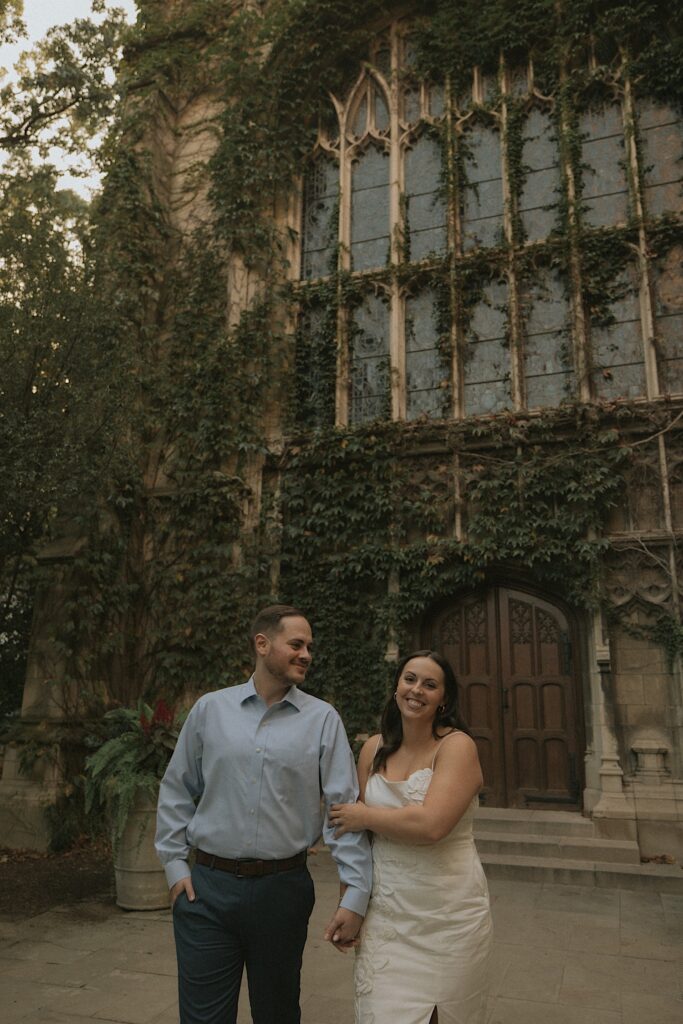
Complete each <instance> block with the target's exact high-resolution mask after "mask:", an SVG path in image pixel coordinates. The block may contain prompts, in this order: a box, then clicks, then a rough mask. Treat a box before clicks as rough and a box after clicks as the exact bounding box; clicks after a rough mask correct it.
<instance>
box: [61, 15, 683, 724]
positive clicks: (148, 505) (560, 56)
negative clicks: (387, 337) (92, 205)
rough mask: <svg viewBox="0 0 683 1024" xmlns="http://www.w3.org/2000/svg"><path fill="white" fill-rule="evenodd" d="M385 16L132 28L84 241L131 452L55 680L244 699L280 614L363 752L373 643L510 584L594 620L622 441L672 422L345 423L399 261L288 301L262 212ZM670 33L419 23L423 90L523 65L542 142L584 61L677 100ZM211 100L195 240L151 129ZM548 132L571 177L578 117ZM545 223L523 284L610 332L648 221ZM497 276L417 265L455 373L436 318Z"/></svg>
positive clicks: (73, 593)
mask: <svg viewBox="0 0 683 1024" xmlns="http://www.w3.org/2000/svg"><path fill="white" fill-rule="evenodd" d="M392 7H393V5H392V4H390V3H377V2H374V0H373V2H370V3H368V2H367V0H363V2H360V0H347V2H344V3H339V2H333V0H323V2H320V0H315V2H313V0H288V2H284V0H280V2H271V3H269V4H267V5H265V7H263V8H258V9H257V8H256V7H255V5H251V4H244V5H240V6H235V5H229V4H227V3H225V2H218V0H192V2H188V3H186V4H183V5H180V9H179V11H178V12H177V13H176V12H175V11H174V9H172V10H171V11H170V12H169V11H165V10H164V11H162V10H161V9H160V5H152V4H147V5H145V7H144V9H143V18H142V21H141V27H140V29H139V30H138V34H137V37H136V38H132V39H131V41H130V43H129V47H128V51H127V69H126V72H125V75H124V78H123V84H124V87H125V89H126V92H127V101H126V105H125V109H124V111H123V113H122V115H121V120H120V122H119V124H118V126H117V130H116V133H115V136H114V138H113V140H112V142H111V144H110V149H109V152H108V157H107V159H108V181H107V185H106V187H105V190H104V193H103V196H102V199H101V201H100V204H99V210H98V213H97V218H96V225H95V229H96V231H97V232H98V233H99V235H98V237H99V239H100V245H101V250H102V269H101V274H102V282H103V295H104V296H105V301H108V302H110V303H111V308H112V316H113V317H114V318H115V322H116V326H117V330H118V338H119V342H120V351H121V373H122V374H123V375H125V379H126V381H127V385H128V390H127V402H126V404H125V409H124V414H125V415H124V419H125V421H126V428H125V429H122V431H121V439H120V444H119V447H118V449H117V451H116V452H115V453H113V455H112V464H111V477H110V479H109V480H108V481H107V486H106V488H105V489H104V492H103V497H102V501H101V503H100V505H99V507H98V508H96V509H87V510H84V511H83V515H82V522H81V525H82V529H83V532H84V533H85V534H87V536H88V538H89V543H88V545H87V546H85V547H84V549H83V551H82V553H80V554H79V556H78V557H77V559H76V561H75V564H74V573H73V580H72V581H71V582H70V585H69V597H68V599H67V602H66V604H65V606H64V609H63V613H62V616H61V621H60V622H59V623H58V628H57V640H58V644H59V646H58V650H59V652H60V656H61V659H62V664H63V666H64V667H63V669H62V671H63V672H64V674H65V675H66V676H67V678H69V679H70V680H72V681H74V682H78V681H80V682H81V683H84V682H87V684H88V685H89V686H90V687H91V688H94V687H95V686H96V684H100V685H101V687H102V688H103V689H104V690H106V691H107V692H108V696H109V698H110V699H118V700H119V701H123V702H130V701H131V700H132V699H133V698H134V697H136V696H137V695H138V694H139V693H141V692H144V693H149V692H152V691H153V692H155V693H159V692H163V691H167V692H172V693H178V692H187V691H194V692H196V691H198V690H201V689H207V688H211V687H216V686H220V685H224V684H225V683H230V682H236V681H238V680H241V679H243V678H244V675H245V672H246V671H248V666H249V654H248V650H247V646H246V642H245V635H246V629H247V624H248V622H249V619H250V617H251V615H252V614H253V612H254V611H255V610H256V608H257V607H258V605H259V604H262V603H264V602H266V601H268V600H271V599H275V598H279V599H282V600H286V601H288V602H293V603H296V604H298V605H300V606H301V607H302V608H303V609H304V610H305V611H306V612H307V613H308V614H309V615H310V617H311V620H312V622H313V625H314V628H315V632H316V639H317V645H316V646H317V649H318V651H319V653H318V654H317V655H316V662H315V667H314V670H313V673H312V676H311V686H312V687H313V689H314V690H315V691H316V692H319V693H321V694H323V695H325V696H326V697H329V698H330V699H332V700H333V701H334V702H335V704H336V705H337V706H338V707H339V708H340V710H341V711H342V712H343V713H344V715H345V718H346V720H347V724H348V727H349V731H350V733H351V734H352V735H354V734H355V733H356V732H363V731H365V730H366V729H368V728H371V727H372V724H373V720H374V718H375V716H376V714H377V712H378V709H379V707H380V705H381V703H382V699H383V694H384V684H385V681H386V677H387V664H386V660H385V655H386V651H387V646H388V644H390V643H397V644H399V645H400V646H402V647H404V646H405V645H406V644H408V643H411V642H415V641H416V639H417V638H418V634H419V627H420V622H421V618H422V616H423V615H424V613H425V611H426V610H427V609H428V608H429V606H430V605H431V604H432V603H433V602H435V601H437V600H439V599H442V598H444V597H446V596H447V595H449V594H450V595H452V594H454V593H456V592H458V591H461V590H463V589H466V588H472V587H476V586H478V585H481V584H483V583H484V582H485V581H486V580H487V579H488V578H489V573H490V572H491V571H493V570H495V569H500V568H504V567H506V566H508V567H515V571H520V570H521V571H524V572H525V573H527V574H528V578H529V579H530V580H532V581H537V582H542V583H545V584H546V585H548V586H550V587H552V588H553V589H554V590H556V591H557V592H558V593H560V594H562V595H563V596H564V597H565V598H566V599H567V600H569V601H571V602H572V603H574V604H582V605H584V606H586V605H588V606H590V605H592V606H597V605H598V604H599V603H600V602H601V601H602V600H604V590H603V587H602V577H603V563H604V553H605V550H606V548H607V547H608V541H607V540H606V539H605V537H604V526H605V524H606V522H607V520H608V518H609V515H610V513H611V510H613V509H614V508H615V507H616V506H617V505H618V504H619V503H620V501H621V500H622V497H623V488H624V479H625V475H626V474H627V472H628V468H629V465H630V459H631V442H632V440H633V438H634V437H638V436H640V435H641V434H643V433H647V432H648V431H651V432H652V433H656V432H657V431H659V430H662V429H665V428H666V421H667V417H670V414H669V412H668V410H667V409H666V408H664V409H661V410H660V409H659V408H652V407H647V408H645V407H641V408H640V409H639V410H635V408H632V407H630V406H628V405H627V404H619V403H616V404H614V405H610V404H609V403H604V404H603V405H602V406H601V407H598V406H583V405H581V404H579V403H576V402H575V401H573V400H572V401H569V400H568V401H567V402H566V403H565V404H563V406H561V407H560V409H558V410H556V411H554V412H546V413H544V414H543V415H530V414H512V413H504V414H501V415H499V416H496V417H487V418H482V419H472V420H467V421H464V422H458V423H454V422H448V421H441V422H438V423H429V422H423V421H417V422H415V423H413V424H411V425H406V424H403V423H396V422H394V423H392V422H376V423H371V424H365V425H363V426H360V427H356V428H335V426H334V392H335V381H336V336H337V324H338V317H339V315H341V314H342V313H343V311H344V310H345V309H349V308H351V307H352V306H353V304H354V302H355V303H357V302H359V301H361V298H362V295H363V293H364V289H365V290H367V289H372V288H374V287H380V286H381V285H382V284H386V283H387V282H389V281H390V280H391V278H392V275H396V276H397V278H398V279H399V280H401V279H403V278H405V277H406V276H407V275H408V273H409V272H410V273H411V274H413V276H414V274H415V272H414V271H413V270H411V271H409V270H408V268H407V262H408V258H409V255H410V253H409V251H408V250H407V249H406V250H405V252H404V256H405V263H404V264H402V265H399V266H396V267H391V268H384V269H382V270H379V271H377V272H376V273H372V274H367V275H365V277H364V280H363V282H362V284H359V283H358V281H355V280H353V279H352V278H351V277H350V276H349V275H346V276H345V275H343V274H340V275H338V274H336V273H333V274H331V275H330V277H329V278H328V279H327V280H326V281H325V282H324V283H322V284H320V283H315V284H310V285H307V284H302V285H301V286H298V285H297V286H294V287H293V286H292V285H291V283H290V284H288V283H287V277H288V261H289V259H290V258H291V251H292V245H293V243H294V241H295V240H293V239H292V237H291V232H290V230H289V229H287V228H284V229H283V228H282V226H281V225H282V223H283V222H284V221H285V220H286V218H283V217H277V216H275V215H274V211H279V210H282V209H283V206H284V205H286V202H287V200H288V197H289V196H290V195H291V194H292V191H293V190H294V189H295V188H297V187H298V183H299V180H300V175H301V172H302V168H303V167H304V166H305V164H306V161H307V159H308V157H309V154H310V151H311V149H312V147H313V145H314V143H315V139H316V135H317V131H318V124H319V119H320V118H321V117H323V118H324V117H325V116H327V115H326V113H325V112H326V110H327V108H328V106H327V105H328V94H329V93H330V92H333V93H335V94H338V95H343V94H344V92H345V91H346V90H347V89H348V85H349V83H350V82H351V81H352V80H353V79H354V78H355V76H356V75H357V69H358V65H359V61H362V60H363V59H364V58H365V56H366V54H367V50H368V46H369V43H370V41H371V40H372V38H373V37H374V35H375V34H376V33H377V32H378V31H379V30H381V29H382V28H383V27H384V26H385V25H386V24H387V23H388V21H389V19H390V18H391V16H392ZM682 39H683V19H682V16H681V14H680V12H678V11H675V10H674V11H673V12H671V10H670V5H667V4H665V3H663V2H661V3H660V2H652V3H645V2H643V3H635V2H634V3H624V4H619V5H617V4H614V3H607V2H588V0H577V2H575V3H573V4H571V5H570V4H566V5H558V4H557V3H556V2H555V0H552V2H550V0H526V2H524V3H521V4H520V3H519V2H512V0H487V2H486V3H483V4H482V3H475V2H473V0H462V2H458V3H453V2H446V0H435V2H433V3H431V4H430V5H429V7H428V10H425V5H419V11H418V16H417V17H416V21H415V29H414V51H415V58H414V59H415V74H418V75H419V76H422V77H424V78H426V79H427V80H429V81H438V82H443V81H448V83H449V88H450V89H451V91H452V92H453V93H457V91H458V90H459V89H462V88H464V86H465V84H466V82H467V81H469V78H470V77H471V74H472V68H473V66H474V65H477V66H479V67H480V68H482V69H483V70H484V71H487V72H491V73H493V74H495V73H496V70H497V68H498V65H499V60H500V54H501V52H502V53H504V54H505V55H506V59H508V60H509V61H510V62H512V63H514V62H515V61H517V60H522V59H523V60H526V59H527V58H528V57H529V56H530V57H531V59H532V61H533V62H534V75H535V82H536V83H537V84H538V86H539V88H540V89H541V90H542V91H543V92H544V93H546V94H547V95H550V94H551V93H553V92H554V93H555V94H556V95H557V96H558V97H559V98H558V100H557V102H556V106H555V109H554V113H553V116H554V117H555V119H556V121H558V119H559V118H560V117H561V116H562V111H563V110H573V111H575V110H576V109H577V104H583V105H584V106H585V107H587V106H588V105H589V104H590V103H594V102H597V101H596V92H595V89H593V85H594V83H595V77H596V76H595V75H594V74H593V77H592V78H591V73H589V71H587V70H583V69H584V68H585V67H586V61H585V60H584V57H585V55H586V53H587V52H588V51H589V50H591V52H592V53H593V54H594V59H595V61H597V64H598V66H599V67H600V68H602V69H604V70H605V74H607V72H608V71H610V73H611V70H610V69H613V67H614V66H616V62H617V61H618V60H620V59H621V58H622V57H623V55H624V54H626V55H627V60H628V62H629V70H630V73H631V74H632V75H633V76H634V80H635V81H636V82H637V88H638V90H639V91H641V92H643V93H644V94H647V93H648V91H649V92H651V94H652V95H655V96H663V95H665V94H666V97H667V99H668V101H669V102H671V101H672V100H674V101H676V102H679V103H680V101H681V98H683V86H682V84H681V74H680V68H681V66H683V61H681V60H680V55H681V46H682V43H681V40H682ZM598 77H600V76H599V75H598ZM596 88H597V89H598V92H599V90H600V89H602V85H599V88H598V87H597V86H596ZM197 94H204V95H205V96H206V97H207V104H206V111H205V113H204V114H203V118H204V123H202V124H201V125H199V126H198V127H197V130H200V129H201V130H202V131H205V132H206V134H207V136H209V135H210V136H211V137H213V138H214V139H215V140H216V142H215V146H214V149H213V153H212V155H211V157H210V159H209V160H208V161H205V162H203V163H201V162H200V165H198V166H197V167H196V168H195V171H196V174H195V176H194V177H192V176H188V181H191V184H192V189H193V190H194V192H193V200H194V202H195V205H196V207H197V208H198V209H199V210H200V214H198V216H197V221H198V223H194V222H192V221H187V222H185V221H183V218H182V216H181V215H180V214H177V215H175V214H172V212H171V210H172V208H173V209H174V210H176V211H177V210H178V209H181V208H182V197H180V198H179V197H178V196H176V195H175V194H172V186H171V185H169V180H168V179H169V173H168V169H167V168H166V169H165V168H164V166H163V155H162V154H160V153H159V152H158V150H155V148H154V146H155V143H154V131H153V126H154V125H159V124H161V123H163V122H164V119H165V121H166V122H168V123H169V124H170V134H171V135H172V134H173V132H175V131H177V132H180V127H179V125H180V122H181V114H182V112H183V110H184V104H186V103H187V102H188V97H190V96H193V95H197ZM600 95H603V94H602V93H601V94H600ZM209 100H210V101H211V102H208V101H209ZM480 116H482V117H485V116H486V114H485V112H481V113H480ZM174 117H175V118H176V119H177V120H176V121H173V118H174ZM522 121H523V119H522V117H521V112H520V109H518V108H516V107H515V106H514V104H513V107H512V114H511V117H510V119H509V122H508V126H507V131H508V135H509V137H508V140H507V146H508V153H509V157H510V167H511V181H512V186H513V196H512V202H513V204H514V203H516V202H517V200H518V198H519V195H520V194H521V189H522V187H523V184H524V181H525V175H526V174H527V169H526V168H525V167H524V162H523V159H522V148H521V132H522V130H523V129H522ZM558 123H559V121H558ZM563 130H564V137H565V138H566V139H568V140H569V145H570V148H571V149H572V154H573V155H572V158H571V159H572V161H573V165H574V168H575V173H576V177H577V180H579V181H580V176H581V173H582V168H581V165H580V147H579V146H578V127H577V125H576V123H575V120H574V123H570V124H569V126H568V127H567V125H565V126H564V129H563ZM442 142H443V146H444V152H447V147H448V140H447V139H442ZM456 173H460V174H462V173H464V172H463V168H462V167H460V168H459V169H458V168H456ZM188 187H189V186H188ZM448 187H449V185H448V175H447V174H444V188H448ZM188 202H189V203H190V205H192V202H191V201H190V200H188ZM557 211H558V218H557V227H556V229H555V230H554V232H553V233H552V235H551V236H550V238H549V239H548V240H547V241H546V242H545V243H543V244H542V245H537V246H532V247H529V249H528V250H524V251H523V250H522V249H521V247H520V246H521V243H522V242H523V231H522V228H521V225H520V221H519V218H517V219H515V220H514V222H513V223H514V235H515V238H514V245H515V246H518V247H519V248H518V249H516V250H515V253H514V258H515V260H516V263H517V269H518V270H519V272H520V273H526V274H528V275H530V276H533V274H534V273H535V270H536V268H537V267H538V266H539V265H548V266H551V267H558V266H559V267H567V266H568V265H569V263H570V261H571V252H572V251H578V253H579V254H580V266H581V273H582V287H583V295H584V298H585V303H586V307H587V309H588V312H589V315H590V316H591V317H593V318H594V320H595V322H596V323H602V324H607V323H609V321H610V316H611V313H610V303H612V302H613V301H614V299H615V297H618V296H619V288H620V287H621V284H620V280H621V278H620V275H621V273H622V271H623V268H624V266H625V265H626V263H627V262H628V261H629V260H630V259H632V249H633V245H634V242H635V241H636V238H637V227H636V226H635V225H634V224H633V223H630V224H629V225H627V226H626V227H624V228H620V229H618V230H616V229H615V230H609V231H607V230H605V231H604V232H595V231H593V232H588V231H587V230H586V229H585V227H584V226H583V225H582V223H581V219H580V218H579V221H578V223H576V224H574V223H571V222H570V218H569V214H568V204H567V201H566V194H565V193H564V192H563V193H562V194H561V195H559V196H558V200H557ZM572 233H573V234H572ZM653 237H654V238H656V244H657V246H658V247H659V249H660V251H661V252H662V253H665V252H666V251H668V249H669V248H671V247H672V246H673V245H675V244H680V241H681V228H680V224H679V223H678V222H677V221H676V220H675V219H672V218H671V219H669V220H666V219H663V220H662V221H661V222H660V225H659V227H657V228H656V229H655V230H654V233H653ZM572 246H574V250H572ZM508 255H509V254H508V252H507V250H506V247H505V244H503V242H501V245H500V246H498V247H497V248H495V249H492V250H490V251H488V252H487V253H486V254H485V255H483V254H482V253H477V252H474V253H473V254H472V255H471V258H469V259H468V260H467V261H463V263H462V265H460V266H458V267H457V268H454V266H453V265H452V262H451V261H450V260H449V258H448V257H445V258H443V259H434V260H433V261H432V262H431V264H430V265H429V266H426V267H423V268H422V269H421V270H420V271H419V273H420V274H422V276H423V280H424V281H425V282H427V283H429V284H430V285H433V286H434V288H435V291H436V293H437V295H438V296H439V299H438V308H437V314H438V321H439V325H438V334H439V339H440V341H439V344H440V345H441V349H442V354H443V356H444V358H448V357H449V355H450V348H449V346H450V344H451V341H450V318H451V317H459V318H461V321H462V323H463V324H465V323H467V321H468V318H469V317H470V316H471V315H472V310H473V308H474V306H475V304H476V301H477V299H478V297H479V296H480V295H481V289H482V286H483V283H485V282H486V281H488V280H490V279H492V278H493V277H495V275H496V274H497V273H500V272H501V268H502V267H503V266H504V265H505V261H506V260H507V259H508ZM238 280H239V281H241V282H242V283H243V289H245V291H244V294H246V295H247V299H246V300H245V301H241V300H240V301H238V298H239V297H236V291H237V290H238V288H237V284H236V282H237V281H238ZM245 281H246V284H244V282H245ZM453 294H455V295H456V301H455V302H451V296H452V295H453ZM233 306H234V308H235V309H238V313H237V314H236V315H235V316H234V317H232V318H231V315H230V314H228V313H226V310H228V309H231V308H233ZM312 322H314V323H315V328H314V329H313V328H312V327H311V326H310V324H311V323H312ZM297 324H298V326H297ZM255 481H259V483H258V484H257V483H255ZM261 488H262V490H261Z"/></svg>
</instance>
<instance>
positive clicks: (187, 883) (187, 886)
mask: <svg viewBox="0 0 683 1024" xmlns="http://www.w3.org/2000/svg"><path fill="white" fill-rule="evenodd" d="M181 892H186V893H187V898H188V900H189V901H190V903H194V889H193V888H192V879H191V878H190V876H189V875H188V876H187V878H181V879H180V881H179V882H176V884H175V885H174V886H172V887H171V907H173V905H174V903H175V901H176V900H177V899H178V897H179V896H180V894H181Z"/></svg>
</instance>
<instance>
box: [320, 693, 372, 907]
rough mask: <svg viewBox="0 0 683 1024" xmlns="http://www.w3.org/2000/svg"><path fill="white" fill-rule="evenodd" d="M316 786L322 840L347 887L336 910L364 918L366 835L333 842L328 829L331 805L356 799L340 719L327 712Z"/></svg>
mask: <svg viewBox="0 0 683 1024" xmlns="http://www.w3.org/2000/svg"><path fill="white" fill-rule="evenodd" d="M320 785H321V788H322V794H323V799H324V801H325V823H324V826H323V836H324V838H325V842H326V843H327V845H328V846H329V848H330V851H331V853H332V856H333V858H334V860H335V863H336V865H337V869H338V871H339V879H340V881H341V882H342V883H343V884H345V885H346V886H347V889H346V892H345V893H344V896H343V897H342V900H341V903H340V906H342V907H344V908H345V909H346V910H353V911H354V912H355V913H356V914H361V915H363V916H364V915H365V911H366V910H367V907H368V901H369V899H370V889H371V887H372V854H371V852H370V842H369V840H368V837H367V833H366V832H347V833H346V834H345V835H343V836H340V837H339V838H338V839H337V838H335V835H334V829H333V828H331V826H330V821H329V813H328V812H329V808H330V805H331V804H351V803H355V802H356V800H357V799H358V792H359V790H358V776H357V775H356V766H355V764H354V761H353V754H352V753H351V748H350V746H349V741H348V740H347V738H346V732H345V731H344V726H343V724H342V721H341V718H340V717H339V715H338V714H337V712H336V711H334V709H330V713H329V714H328V715H327V718H326V720H325V724H324V726H323V730H322V738H321V750H320Z"/></svg>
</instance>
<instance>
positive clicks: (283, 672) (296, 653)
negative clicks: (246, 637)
mask: <svg viewBox="0 0 683 1024" xmlns="http://www.w3.org/2000/svg"><path fill="white" fill-rule="evenodd" d="M254 643H255V646H256V651H257V653H258V654H259V655H260V657H261V658H262V659H263V667H264V668H265V669H266V670H267V672H268V673H269V674H270V675H271V676H272V677H273V678H274V679H277V681H278V682H280V683H283V684H285V685H286V686H292V685H298V684H300V683H303V681H304V679H305V678H306V672H307V671H308V666H309V665H310V664H311V658H312V657H313V651H312V647H313V635H312V633H311V627H310V626H309V624H308V622H307V621H306V619H304V618H303V617H302V616H299V615H288V616H287V617H286V618H284V619H281V620H280V628H279V629H278V630H277V632H275V633H273V634H272V635H271V636H268V635H267V634H266V633H257V635H256V636H255V637H254Z"/></svg>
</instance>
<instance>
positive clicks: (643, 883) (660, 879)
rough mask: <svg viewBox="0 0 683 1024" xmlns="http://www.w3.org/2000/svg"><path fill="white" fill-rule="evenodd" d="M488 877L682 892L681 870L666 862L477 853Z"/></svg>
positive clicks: (682, 871) (682, 877)
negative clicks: (610, 860) (620, 861)
mask: <svg viewBox="0 0 683 1024" xmlns="http://www.w3.org/2000/svg"><path fill="white" fill-rule="evenodd" d="M480 856H481V862H482V864H483V865H484V871H485V872H486V875H487V877H488V878H490V879H494V878H501V879H509V880H512V881H520V882H549V883H552V884H553V885H587V886H595V887H596V888H600V889H632V890H633V889H636V890H637V889H647V890H649V891H651V892H652V891H654V892H673V893H680V894H681V895H683V870H681V868H680V866H678V865H669V864H612V863H609V862H606V861H590V860H573V861H562V860H559V859H558V858H556V857H524V856H519V855H515V854H500V853H484V852H482V853H481V854H480Z"/></svg>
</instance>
